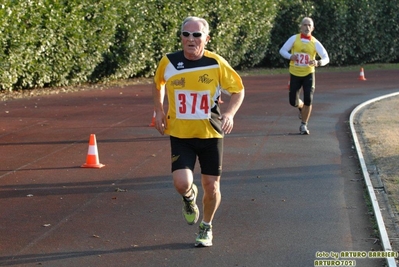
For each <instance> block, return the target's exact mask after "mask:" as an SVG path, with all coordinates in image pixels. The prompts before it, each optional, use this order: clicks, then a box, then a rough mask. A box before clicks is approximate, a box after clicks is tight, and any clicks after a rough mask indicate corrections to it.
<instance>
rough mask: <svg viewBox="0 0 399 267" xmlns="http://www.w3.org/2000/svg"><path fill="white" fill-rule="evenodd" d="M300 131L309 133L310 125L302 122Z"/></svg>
mask: <svg viewBox="0 0 399 267" xmlns="http://www.w3.org/2000/svg"><path fill="white" fill-rule="evenodd" d="M299 132H300V133H301V134H309V130H308V127H307V126H306V125H305V124H301V126H300V127H299Z"/></svg>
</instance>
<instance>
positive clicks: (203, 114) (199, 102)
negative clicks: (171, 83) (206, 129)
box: [175, 90, 210, 120]
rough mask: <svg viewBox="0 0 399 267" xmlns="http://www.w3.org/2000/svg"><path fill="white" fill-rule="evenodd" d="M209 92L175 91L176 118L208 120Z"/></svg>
mask: <svg viewBox="0 0 399 267" xmlns="http://www.w3.org/2000/svg"><path fill="white" fill-rule="evenodd" d="M209 98H210V92H209V91H200V92H198V91H187V90H176V91H175V103H176V117H177V118H178V119H186V120H203V119H208V118H210V106H209Z"/></svg>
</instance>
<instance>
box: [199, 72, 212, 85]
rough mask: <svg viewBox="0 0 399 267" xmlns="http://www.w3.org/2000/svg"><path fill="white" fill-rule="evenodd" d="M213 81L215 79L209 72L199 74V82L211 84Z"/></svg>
mask: <svg viewBox="0 0 399 267" xmlns="http://www.w3.org/2000/svg"><path fill="white" fill-rule="evenodd" d="M212 81H213V79H210V78H208V74H204V75H202V76H199V79H198V82H200V83H206V84H209V83H211V82H212Z"/></svg>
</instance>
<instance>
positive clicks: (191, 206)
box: [183, 184, 199, 225]
mask: <svg viewBox="0 0 399 267" xmlns="http://www.w3.org/2000/svg"><path fill="white" fill-rule="evenodd" d="M191 189H192V191H193V194H194V198H193V199H192V200H189V201H187V200H186V198H184V197H183V217H184V219H185V220H186V221H187V223H188V224H190V225H191V224H195V223H196V222H197V221H198V217H199V209H198V206H197V204H195V200H196V199H197V195H198V188H197V186H196V185H195V184H193V186H192V187H191Z"/></svg>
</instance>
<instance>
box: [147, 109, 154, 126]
mask: <svg viewBox="0 0 399 267" xmlns="http://www.w3.org/2000/svg"><path fill="white" fill-rule="evenodd" d="M155 115H156V113H155V110H154V114H153V115H152V120H151V123H150V124H149V125H148V126H150V127H154V126H155Z"/></svg>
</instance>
